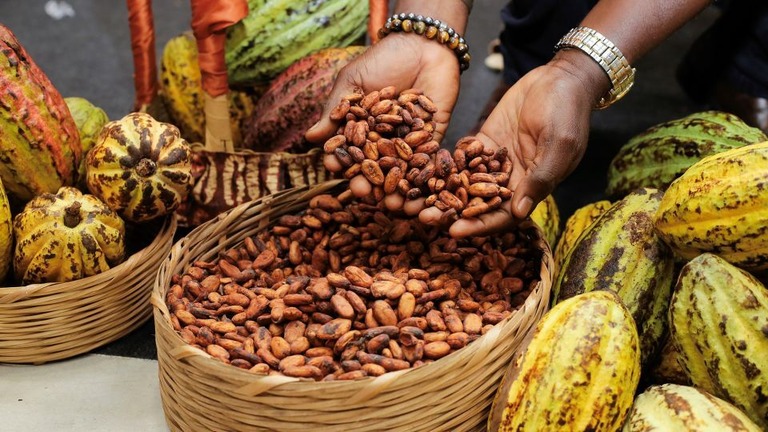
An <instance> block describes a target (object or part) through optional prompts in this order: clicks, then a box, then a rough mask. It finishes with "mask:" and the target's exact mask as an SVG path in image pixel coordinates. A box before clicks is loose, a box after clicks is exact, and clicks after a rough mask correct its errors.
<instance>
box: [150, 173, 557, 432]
mask: <svg viewBox="0 0 768 432" xmlns="http://www.w3.org/2000/svg"><path fill="white" fill-rule="evenodd" d="M339 184H340V183H339V182H338V181H333V182H327V183H324V184H321V185H319V186H316V187H314V188H311V189H307V188H298V189H291V190H288V191H283V192H279V193H277V194H275V195H272V196H269V197H266V198H265V199H262V200H257V201H254V202H251V203H248V204H244V205H241V206H238V207H236V208H235V209H233V210H231V211H229V212H227V213H224V214H221V215H219V216H218V217H217V218H216V219H214V220H212V221H210V222H209V223H206V224H204V225H201V226H200V227H198V228H197V229H195V230H194V231H193V232H191V233H190V234H189V235H188V236H187V237H185V238H183V239H182V240H180V241H179V242H178V243H176V244H175V245H174V246H173V248H172V250H171V253H170V257H169V259H168V260H166V261H165V262H164V263H163V265H162V266H161V268H160V271H159V272H158V275H157V280H156V283H155V290H154V292H153V295H152V303H153V305H154V306H155V308H154V318H155V328H156V333H157V339H156V340H157V351H158V362H159V369H160V388H161V395H162V399H163V408H164V410H165V414H166V418H167V421H168V424H169V426H170V428H171V429H172V430H179V431H190V430H249V431H253V430H280V431H306V430H307V429H308V428H311V430H313V431H341V430H344V431H352V430H354V431H381V430H402V431H440V430H455V431H459V430H483V429H484V428H485V422H486V419H487V416H488V410H489V408H490V405H491V402H492V400H493V397H494V395H495V391H496V389H497V387H498V384H499V382H500V380H501V378H502V376H503V375H504V372H505V371H506V369H507V367H508V365H509V362H510V359H511V358H512V356H513V354H514V353H515V351H516V350H517V348H518V347H519V346H520V345H521V342H522V340H523V339H524V338H525V336H526V335H527V334H528V333H529V332H531V331H532V330H533V327H534V326H535V324H536V322H537V321H538V320H539V318H540V317H541V316H542V315H543V314H544V312H545V311H546V308H547V304H548V301H549V290H550V286H551V271H552V257H551V251H550V250H549V246H548V245H547V244H546V242H544V241H543V240H541V239H542V238H543V237H542V235H541V232H540V230H539V229H538V228H537V227H535V226H534V225H524V226H523V227H521V229H523V230H526V231H528V230H535V234H534V236H535V239H536V247H538V248H540V249H541V250H542V251H543V256H542V265H541V274H540V278H541V282H540V283H539V286H538V287H537V288H536V289H535V290H534V291H533V292H532V293H531V294H530V295H529V297H528V299H527V300H526V302H525V304H524V305H523V306H522V307H521V308H520V309H519V310H518V311H517V312H515V313H514V314H513V315H512V316H511V317H510V318H509V319H507V320H505V321H502V323H500V324H499V325H496V326H495V327H494V328H493V329H492V330H491V331H489V332H488V333H486V334H485V335H483V336H482V337H480V338H479V339H477V340H476V341H474V342H472V343H471V344H470V345H468V346H467V347H465V348H463V349H461V350H459V351H457V352H455V353H453V354H451V355H449V356H447V357H445V358H443V359H440V360H439V361H437V362H434V363H431V364H428V365H425V366H422V367H419V368H415V369H408V370H403V371H398V372H390V373H387V374H385V375H382V376H380V377H376V378H367V379H363V380H359V381H348V382H314V381H301V380H299V379H297V378H291V377H287V376H259V375H253V374H250V373H248V372H247V371H243V370H240V369H237V368H235V367H232V366H230V365H226V364H224V363H221V362H219V361H217V360H215V359H213V358H211V357H210V356H209V355H208V354H207V353H205V352H203V351H201V350H199V349H197V348H194V347H192V346H190V345H188V344H187V343H186V342H184V341H183V340H182V339H181V338H180V337H179V336H178V334H177V333H176V332H175V331H174V330H173V328H172V327H171V323H170V313H169V311H168V308H167V307H166V305H165V302H164V298H165V294H166V292H167V289H168V287H169V286H170V279H171V277H172V275H173V274H176V273H180V272H183V270H184V269H186V268H187V267H188V266H189V264H190V263H191V262H192V261H194V260H196V259H203V260H208V259H213V258H215V257H216V256H217V254H218V252H219V251H222V250H226V249H228V248H230V247H232V246H234V245H237V244H238V243H240V242H241V241H243V239H244V238H245V237H247V236H250V235H253V234H255V233H257V232H259V231H260V230H263V229H265V228H267V226H268V225H269V222H270V221H273V220H276V219H277V218H279V217H280V216H281V215H283V214H292V213H295V212H297V211H300V210H303V209H305V208H306V207H307V205H308V203H309V200H310V199H311V198H312V197H313V196H316V195H318V194H322V193H328V192H329V191H330V190H332V189H333V187H334V186H337V185H339Z"/></svg>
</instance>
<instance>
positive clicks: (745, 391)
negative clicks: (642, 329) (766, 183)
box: [670, 253, 768, 428]
mask: <svg viewBox="0 0 768 432" xmlns="http://www.w3.org/2000/svg"><path fill="white" fill-rule="evenodd" d="M670 332H671V337H672V341H673V343H674V344H675V347H676V348H677V351H678V352H679V353H680V357H679V362H680V365H681V366H682V367H683V369H684V370H685V371H686V373H687V374H688V376H689V377H690V378H691V381H692V382H693V385H695V386H696V387H699V388H701V389H704V390H706V391H708V392H710V393H712V394H713V395H715V396H717V397H720V398H722V399H725V400H727V401H729V402H731V403H733V404H734V405H736V406H737V407H739V408H740V409H741V410H743V411H744V412H745V413H746V414H747V415H748V416H749V417H750V418H751V419H752V421H754V422H755V423H757V424H759V425H760V426H761V427H763V428H768V356H766V353H768V291H767V290H766V288H765V286H763V285H762V284H761V283H760V282H759V281H758V280H757V279H755V277H754V276H752V275H751V274H749V273H747V272H746V271H744V270H741V269H739V268H737V267H735V266H733V265H732V264H729V263H728V262H727V261H725V260H724V259H722V258H720V257H718V256H717V255H712V254H708V253H707V254H702V255H700V256H698V257H696V258H694V259H693V260H691V261H690V262H688V264H686V265H685V266H684V267H683V270H682V272H681V274H680V277H679V278H678V280H677V285H676V286H675V291H674V294H673V296H672V302H671V305H670Z"/></svg>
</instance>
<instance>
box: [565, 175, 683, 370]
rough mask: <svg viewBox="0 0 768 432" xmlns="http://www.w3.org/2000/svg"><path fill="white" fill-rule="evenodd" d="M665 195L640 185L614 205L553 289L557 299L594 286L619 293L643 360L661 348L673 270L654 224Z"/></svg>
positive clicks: (590, 232) (578, 246) (588, 233)
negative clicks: (635, 331) (635, 326)
mask: <svg viewBox="0 0 768 432" xmlns="http://www.w3.org/2000/svg"><path fill="white" fill-rule="evenodd" d="M661 197H662V192H661V191H659V190H656V189H650V188H641V189H638V190H636V191H634V192H632V193H631V194H629V195H627V196H626V197H624V198H623V199H622V200H620V201H617V202H616V203H615V204H613V205H612V206H611V208H609V209H608V210H606V211H605V213H603V215H602V216H601V217H600V218H599V219H598V220H597V221H596V222H595V223H594V224H592V225H591V226H590V227H589V228H588V229H587V231H586V232H584V234H583V235H582V236H581V237H580V238H579V239H578V241H577V243H576V245H574V247H573V249H571V251H570V253H568V255H567V256H566V258H565V262H564V264H563V267H562V269H561V270H560V272H559V273H558V277H557V279H556V281H555V284H554V286H553V288H552V292H553V303H554V304H556V303H557V302H560V301H562V300H565V299H567V298H570V297H573V296H574V295H577V294H581V293H584V292H589V291H593V290H608V291H613V292H615V293H616V294H618V295H619V297H620V298H621V300H622V301H623V302H624V304H625V305H627V308H629V310H630V312H631V313H632V316H633V317H634V319H635V322H636V323H637V328H638V332H639V333H640V347H641V348H640V351H641V353H642V359H643V364H644V365H645V364H647V361H648V360H649V359H651V358H653V356H654V355H655V354H656V353H657V352H658V350H660V349H661V341H662V337H663V336H664V333H665V329H666V321H667V319H666V317H667V310H668V306H669V298H670V295H671V291H672V283H673V281H672V278H673V275H674V260H673V257H672V253H671V252H670V250H669V248H668V247H667V246H666V245H665V244H664V243H663V242H662V241H661V240H660V239H659V238H658V236H657V234H656V231H655V230H654V226H653V216H654V214H655V213H656V209H657V208H658V206H659V202H660V201H661Z"/></svg>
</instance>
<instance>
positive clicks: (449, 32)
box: [379, 13, 472, 72]
mask: <svg viewBox="0 0 768 432" xmlns="http://www.w3.org/2000/svg"><path fill="white" fill-rule="evenodd" d="M392 32H405V33H416V34H417V35H423V36H425V37H426V38H427V39H434V40H436V41H437V42H439V43H441V44H443V45H445V46H447V47H448V48H450V49H451V50H452V51H453V53H454V54H456V58H457V59H458V60H459V71H461V72H464V71H465V70H467V69H468V68H469V61H470V59H471V58H472V57H471V56H470V55H469V47H468V46H467V43H466V41H464V38H463V37H461V35H460V34H459V33H458V32H457V31H455V30H454V29H452V28H451V27H449V26H448V25H447V24H445V23H444V22H440V20H436V19H434V18H430V17H425V16H422V15H416V14H413V13H399V14H394V15H392V16H391V17H389V18H388V19H387V23H386V24H384V27H382V28H381V29H379V38H380V39H383V38H384V37H385V36H386V35H388V34H390V33H392Z"/></svg>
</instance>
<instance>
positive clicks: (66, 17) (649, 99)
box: [0, 0, 717, 358]
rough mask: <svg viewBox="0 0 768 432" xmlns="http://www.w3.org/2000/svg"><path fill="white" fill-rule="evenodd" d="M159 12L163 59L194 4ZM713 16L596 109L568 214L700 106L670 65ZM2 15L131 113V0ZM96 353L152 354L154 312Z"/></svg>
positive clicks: (483, 42) (487, 31) (566, 201)
mask: <svg viewBox="0 0 768 432" xmlns="http://www.w3.org/2000/svg"><path fill="white" fill-rule="evenodd" d="M361 1H362V0H361ZM504 3H505V1H503V0H476V1H475V8H474V10H473V13H472V16H471V20H470V24H469V28H468V31H467V34H466V39H467V41H468V42H469V46H470V53H471V55H472V57H473V61H472V66H471V67H470V69H469V70H468V71H467V72H465V73H464V74H463V75H462V87H461V94H460V96H459V101H458V104H457V106H456V109H455V111H454V116H453V120H452V123H451V127H450V128H449V130H448V134H447V140H446V143H447V145H450V144H451V143H453V142H455V141H456V140H457V139H458V138H460V137H462V136H464V135H466V134H467V133H468V132H469V130H470V129H471V127H472V126H473V125H474V123H475V121H476V119H477V117H478V115H479V113H480V111H481V110H482V108H483V106H484V105H485V103H486V100H487V98H488V96H489V95H490V93H491V91H492V89H493V88H494V87H495V86H496V84H497V83H498V81H499V79H500V76H499V74H497V73H495V72H493V71H491V70H489V69H487V68H486V67H485V66H483V59H484V58H485V56H486V53H487V46H488V43H489V42H490V41H491V40H492V39H493V38H495V37H496V36H497V35H498V33H499V31H500V30H501V21H500V19H499V11H500V9H501V8H502V7H503V5H504ZM153 11H154V17H155V30H156V38H157V44H156V46H157V55H158V59H159V58H160V53H161V52H162V48H163V45H164V44H165V42H166V41H168V40H169V39H170V38H171V37H173V36H176V35H177V34H179V33H181V32H182V31H185V30H187V29H188V28H189V20H190V9H189V2H188V1H187V0H155V1H154V2H153ZM716 16H717V11H716V10H715V9H714V8H710V9H708V10H706V11H705V12H704V13H702V14H701V15H700V16H699V17H697V18H696V19H694V20H693V21H691V22H690V23H689V24H688V25H686V26H685V27H684V28H683V29H681V30H680V31H678V32H677V33H676V34H674V35H673V36H672V37H671V38H670V39H669V40H667V41H666V42H665V43H664V44H662V45H661V46H659V47H658V48H657V49H656V50H654V51H653V52H651V53H650V54H649V55H648V56H646V57H645V58H644V59H643V60H642V61H640V62H638V63H637V64H636V65H633V66H635V67H636V68H637V75H636V83H635V86H634V88H633V89H632V91H631V92H630V93H629V94H628V95H627V96H626V97H625V98H624V99H623V100H622V101H621V102H619V103H618V104H616V105H614V106H613V107H611V108H610V109H608V110H606V111H601V112H597V113H595V115H594V116H593V120H592V129H591V133H590V143H589V147H588V150H587V154H586V155H585V157H584V159H583V160H582V163H581V165H580V166H579V168H578V169H577V170H576V171H575V172H574V173H573V174H572V175H571V176H570V177H569V178H568V179H566V181H565V182H563V183H562V184H561V185H560V186H559V187H558V188H557V190H556V191H555V193H554V196H555V199H556V201H557V202H558V205H559V208H560V212H561V216H562V218H563V221H564V220H565V219H566V218H567V217H568V216H569V215H570V214H571V213H573V211H574V210H575V209H576V208H578V207H580V206H582V205H584V204H587V203H589V202H593V201H596V200H599V199H603V198H604V194H603V190H604V188H605V184H606V180H605V173H606V170H607V166H608V164H609V162H610V160H611V159H612V158H613V156H614V155H615V154H616V151H617V150H618V148H619V147H620V146H621V145H622V144H623V143H624V142H626V141H627V139H629V138H630V137H631V136H632V135H634V134H636V133H639V132H641V131H643V130H644V129H646V128H648V127H649V126H652V125H654V124H656V123H660V122H662V121H667V120H671V119H674V118H679V117H682V116H684V115H687V114H689V113H691V112H694V111H695V110H697V107H694V106H691V105H690V104H689V102H688V101H687V99H686V98H685V96H684V95H683V93H682V91H681V90H680V88H679V86H678V85H677V82H676V81H675V79H674V70H675V67H676V66H677V64H678V62H679V61H680V59H681V58H682V56H683V54H684V53H685V51H686V50H687V48H688V46H689V45H690V44H691V43H692V41H693V40H694V39H695V38H696V36H698V35H699V34H700V33H701V32H702V31H703V30H704V29H705V28H706V27H707V26H708V25H709V24H710V23H711V22H712V20H713V19H714V18H715V17H716ZM57 17H58V19H57ZM0 23H2V24H3V25H5V26H7V27H9V28H10V29H11V31H13V32H14V33H15V34H16V36H17V38H18V39H19V41H20V42H21V44H22V45H23V46H24V47H25V48H26V49H27V51H28V52H29V54H30V55H31V56H32V58H33V59H34V60H35V61H36V62H37V63H38V65H39V66H40V67H41V68H42V69H43V71H44V72H45V73H46V74H47V75H48V76H49V78H50V79H51V81H52V82H53V85H54V86H55V87H56V88H57V89H58V90H59V91H60V92H61V94H62V95H63V96H65V97H69V96H81V97H85V98H86V99H88V100H90V101H91V102H92V103H94V104H95V105H97V106H100V107H102V108H103V109H104V110H105V111H106V112H107V114H108V115H109V117H110V118H111V119H115V118H120V117H122V116H123V115H125V114H127V113H128V112H129V111H130V109H131V107H132V104H133V98H134V92H133V59H132V55H131V46H130V38H129V29H128V16H127V9H126V6H125V1H122V0H67V1H66V2H64V1H56V0H53V1H48V0H24V1H20V0H0ZM649 25H650V23H649ZM404 61H407V59H404ZM96 352H98V353H102V354H110V355H120V356H128V357H141V358H155V356H156V351H155V343H154V328H153V323H152V320H151V319H150V320H148V321H147V322H146V323H145V324H144V325H143V326H142V327H140V328H139V329H137V330H136V331H134V332H133V333H131V334H129V335H127V336H125V337H124V338H122V339H120V340H118V341H116V342H113V343H112V344H109V345H107V346H105V347H102V348H101V349H99V350H97V351H96Z"/></svg>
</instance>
